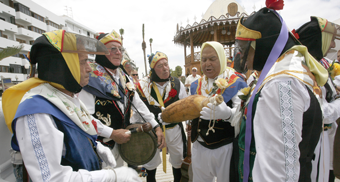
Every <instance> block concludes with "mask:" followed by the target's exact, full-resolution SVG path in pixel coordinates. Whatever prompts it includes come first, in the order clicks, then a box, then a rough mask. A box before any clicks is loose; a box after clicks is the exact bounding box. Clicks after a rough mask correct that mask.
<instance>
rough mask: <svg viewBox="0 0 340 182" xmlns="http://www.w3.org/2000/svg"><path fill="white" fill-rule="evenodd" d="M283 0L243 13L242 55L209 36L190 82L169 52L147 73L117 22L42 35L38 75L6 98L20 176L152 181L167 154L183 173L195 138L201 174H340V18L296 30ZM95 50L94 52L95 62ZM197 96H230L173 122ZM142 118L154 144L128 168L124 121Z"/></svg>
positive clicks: (257, 180)
mask: <svg viewBox="0 0 340 182" xmlns="http://www.w3.org/2000/svg"><path fill="white" fill-rule="evenodd" d="M274 9H275V8H274ZM274 9H272V8H270V7H265V8H262V9H260V10H259V11H257V12H256V13H255V14H253V15H251V16H249V17H248V18H247V19H246V20H244V19H243V18H241V19H240V21H239V22H238V24H237V29H236V31H237V32H236V34H235V48H234V55H233V56H232V57H233V60H231V59H229V58H227V55H226V54H225V50H224V47H223V45H222V44H221V43H219V42H217V41H208V42H205V43H203V44H202V46H201V52H200V58H201V60H200V69H199V70H201V73H197V72H198V69H197V68H196V67H192V68H191V73H192V74H191V75H189V76H187V78H186V81H185V82H184V83H182V82H181V81H180V80H179V79H178V78H176V77H173V76H171V74H170V65H169V63H170V62H169V61H171V60H169V59H168V56H167V55H166V53H164V52H160V51H157V52H155V53H154V54H151V55H150V56H149V57H148V61H149V67H150V72H149V74H148V75H147V76H145V77H144V78H139V75H138V70H137V69H136V68H135V67H134V65H133V64H132V63H131V62H129V61H128V60H125V59H124V58H123V55H124V47H123V46H122V39H121V37H120V35H119V34H118V33H117V32H115V31H114V30H113V31H112V32H110V33H100V34H99V35H98V37H97V38H96V39H93V38H88V37H83V36H80V35H76V34H73V33H69V32H66V31H65V30H56V31H53V32H47V33H44V34H43V35H42V36H41V37H39V38H37V39H36V40H35V41H34V43H33V45H32V48H31V52H30V55H29V60H30V64H31V66H32V67H33V68H35V67H37V70H38V76H37V77H32V78H30V79H28V80H26V81H24V82H22V83H20V84H17V85H15V86H12V87H10V88H9V89H7V90H6V91H5V92H4V93H3V97H2V102H3V112H4V116H5V120H6V124H7V126H8V128H9V130H10V131H12V132H13V137H12V141H11V145H12V148H13V151H12V161H14V162H13V166H14V174H15V177H16V179H17V181H27V180H30V181H93V182H96V181H98V182H99V181H100V182H115V181H128V182H133V181H141V178H140V176H139V173H140V167H143V168H145V169H146V173H147V175H146V181H147V182H155V181H156V170H157V167H158V166H159V165H160V164H161V163H162V162H163V167H164V168H163V170H165V166H166V158H165V156H166V155H167V154H168V155H169V156H170V158H169V162H170V163H171V165H172V174H173V178H174V181H175V182H180V181H181V177H182V175H183V174H182V171H181V165H182V161H183V159H184V158H185V157H186V155H187V145H186V144H187V140H191V142H193V146H192V158H191V164H190V165H191V168H192V174H193V175H192V176H191V180H192V181H194V182H212V181H217V182H229V181H230V182H234V181H235V182H236V181H239V182H241V181H243V182H246V181H254V182H274V181H275V182H276V181H312V182H317V181H324V182H325V181H327V182H328V181H332V182H333V181H340V180H339V179H340V131H339V129H338V127H337V125H338V123H337V120H338V118H340V99H339V98H340V94H339V93H340V89H339V88H340V73H339V74H337V73H336V71H337V68H339V70H340V66H339V65H340V64H339V61H340V50H339V51H338V52H337V59H338V61H336V60H334V61H331V60H329V59H328V58H326V57H325V56H326V55H327V53H328V52H329V50H330V49H331V48H334V47H335V41H334V40H335V39H340V26H338V25H336V24H334V23H332V22H329V21H328V20H326V19H323V18H319V17H311V20H310V21H309V22H306V23H305V24H304V25H302V26H301V27H299V28H297V29H296V30H295V29H294V30H293V31H292V32H289V31H288V27H287V26H286V24H285V21H284V20H283V19H282V17H281V16H280V15H279V14H278V13H277V12H276V10H274ZM88 54H96V57H95V61H94V62H88V61H87V60H88V56H87V55H88ZM339 70H338V71H339ZM34 71H35V70H34V69H31V72H34ZM247 72H248V74H247ZM339 72H340V71H339ZM31 75H34V74H31ZM217 80H224V83H225V84H222V86H221V87H220V86H219V84H217V83H216V81H217ZM190 95H200V96H205V97H207V98H210V97H214V96H215V95H220V96H222V97H223V101H222V103H221V104H218V105H214V104H212V103H209V104H208V105H207V106H205V107H203V109H202V111H201V112H200V116H199V117H197V118H195V119H193V120H188V121H187V120H184V119H183V121H182V122H176V123H167V122H164V121H163V119H162V112H163V110H165V109H166V108H167V107H168V106H169V105H171V104H172V103H175V102H177V101H179V100H182V99H186V98H189V97H192V96H190ZM189 110H190V108H188V111H189ZM144 122H147V123H149V124H150V125H151V127H152V131H153V132H154V135H155V138H156V139H155V140H156V143H157V151H156V152H155V154H154V155H153V156H151V159H150V160H149V161H148V162H147V163H145V164H142V165H141V166H138V165H134V164H129V163H128V164H127V166H126V165H124V159H123V158H122V156H121V155H120V152H119V146H120V144H126V143H128V142H129V141H130V139H131V135H132V134H131V131H130V130H128V129H126V128H127V127H128V126H129V125H131V124H134V123H144ZM185 122H186V123H190V125H191V128H188V127H187V128H185V125H184V123H185ZM160 152H161V153H162V154H160ZM20 155H21V157H19V156H20ZM161 156H162V157H161Z"/></svg>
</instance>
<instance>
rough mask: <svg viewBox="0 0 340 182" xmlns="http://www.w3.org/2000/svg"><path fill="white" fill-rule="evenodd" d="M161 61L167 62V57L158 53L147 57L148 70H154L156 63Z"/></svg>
mask: <svg viewBox="0 0 340 182" xmlns="http://www.w3.org/2000/svg"><path fill="white" fill-rule="evenodd" d="M161 59H166V60H167V61H168V56H167V55H166V54H164V53H162V52H159V51H156V52H155V54H151V55H150V56H149V64H150V68H154V67H155V65H156V64H157V62H158V61H159V60H161Z"/></svg>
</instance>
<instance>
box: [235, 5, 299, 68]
mask: <svg viewBox="0 0 340 182" xmlns="http://www.w3.org/2000/svg"><path fill="white" fill-rule="evenodd" d="M278 16H279V15H277V14H276V13H275V11H274V10H272V9H269V8H267V7H265V8H262V9H260V10H259V11H258V12H256V13H255V14H254V15H252V16H250V17H248V18H247V19H246V20H244V17H242V18H240V20H239V22H238V24H237V29H236V34H235V39H236V43H235V44H238V46H237V48H238V49H239V50H240V51H241V52H240V51H238V50H236V51H235V55H234V68H235V69H236V70H237V71H238V72H244V71H246V70H244V68H243V67H244V64H245V59H246V58H247V56H248V51H249V48H250V47H253V48H255V47H256V48H255V54H254V63H253V69H255V70H258V71H260V70H262V69H263V67H264V65H265V63H266V60H267V58H268V56H269V54H270V52H271V50H272V48H273V46H274V44H275V42H276V40H277V38H278V36H279V34H280V30H281V27H282V23H281V21H280V18H279V17H278ZM252 42H255V43H252ZM295 44H298V43H297V41H296V40H295V38H294V36H292V35H290V36H289V37H288V41H287V43H286V45H285V48H284V49H283V51H282V52H281V54H282V53H283V52H285V51H286V50H288V49H289V48H291V47H292V46H294V45H295ZM251 45H252V46H251ZM235 47H236V46H235ZM238 54H243V56H240V55H238ZM240 57H242V58H240ZM240 59H243V60H240Z"/></svg>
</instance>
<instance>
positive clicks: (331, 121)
mask: <svg viewBox="0 0 340 182" xmlns="http://www.w3.org/2000/svg"><path fill="white" fill-rule="evenodd" d="M293 34H294V35H295V37H296V38H297V39H298V40H299V41H300V42H301V43H302V44H303V45H305V46H306V47H307V48H308V51H309V53H310V54H311V55H312V56H313V57H314V58H315V59H316V60H318V61H320V63H321V65H323V66H324V67H325V68H326V69H329V67H330V64H332V63H329V62H331V61H328V60H327V58H325V56H326V55H327V53H328V52H329V50H330V49H331V48H334V47H335V42H334V39H335V38H340V27H339V25H336V24H334V23H331V22H329V21H328V20H326V19H324V18H319V17H311V21H310V22H307V23H305V24H304V25H302V26H301V27H300V28H299V29H297V30H296V31H295V30H293ZM335 64H336V63H335ZM333 67H334V66H333ZM321 91H322V109H323V125H324V126H323V130H324V131H323V133H322V137H320V141H319V143H318V146H317V147H316V149H315V159H314V160H313V171H312V180H313V181H334V175H333V141H334V135H335V131H336V128H337V123H336V120H337V119H338V118H339V117H340V110H339V108H340V99H336V98H338V97H339V96H338V94H337V91H336V87H335V85H334V83H333V80H332V78H331V77H329V78H328V80H327V83H326V84H325V85H324V86H323V87H321ZM317 178H318V179H317Z"/></svg>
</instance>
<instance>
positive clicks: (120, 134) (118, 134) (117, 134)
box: [110, 129, 131, 144]
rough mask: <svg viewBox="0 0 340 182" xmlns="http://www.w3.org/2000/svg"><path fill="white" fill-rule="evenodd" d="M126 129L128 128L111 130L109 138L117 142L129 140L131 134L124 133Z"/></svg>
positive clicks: (121, 142)
mask: <svg viewBox="0 0 340 182" xmlns="http://www.w3.org/2000/svg"><path fill="white" fill-rule="evenodd" d="M127 131H129V130H125V129H118V130H113V131H112V133H111V136H110V138H111V139H112V140H113V141H115V142H116V143H118V144H123V143H126V142H128V141H129V140H130V137H131V134H127V133H125V132H127Z"/></svg>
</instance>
